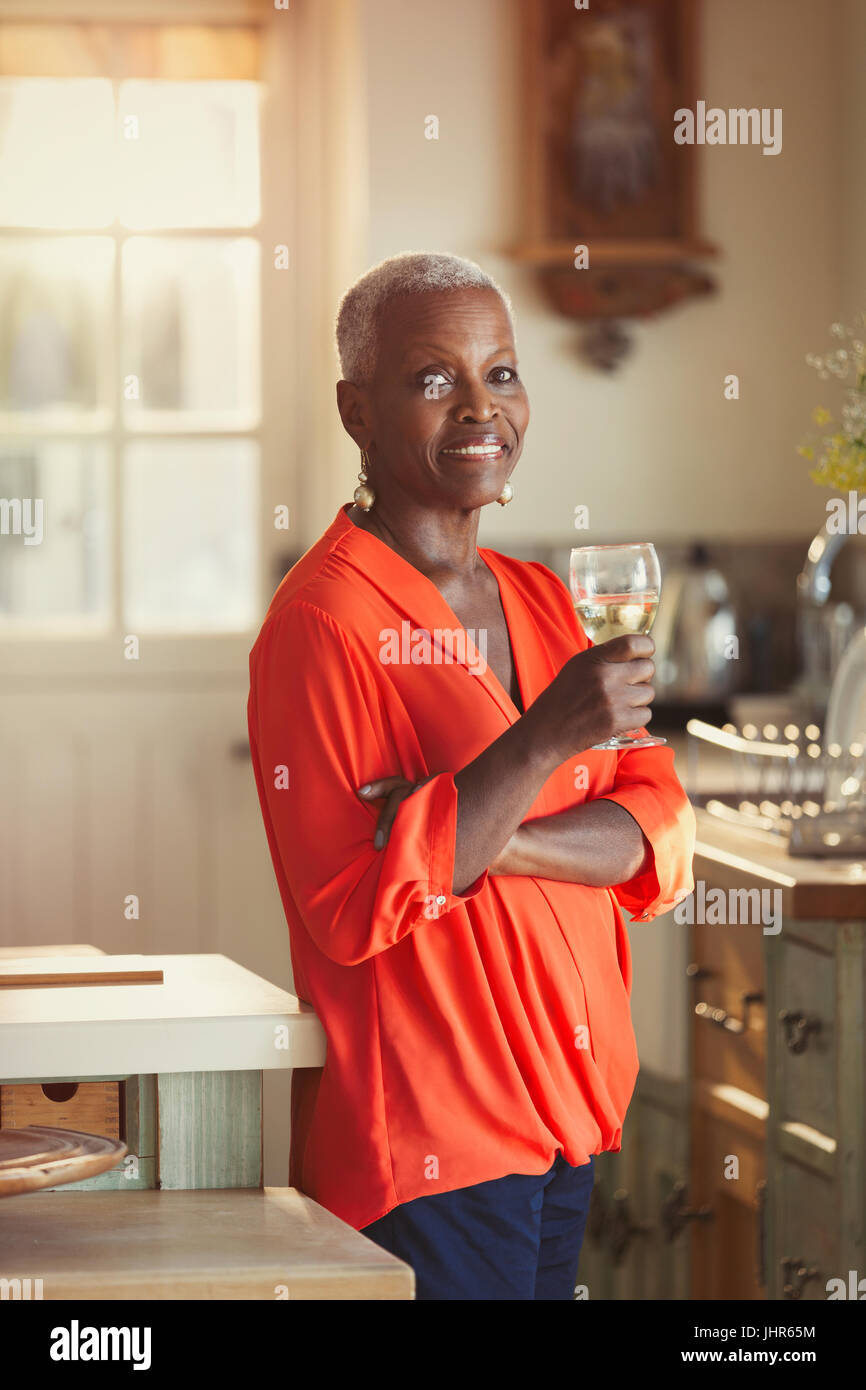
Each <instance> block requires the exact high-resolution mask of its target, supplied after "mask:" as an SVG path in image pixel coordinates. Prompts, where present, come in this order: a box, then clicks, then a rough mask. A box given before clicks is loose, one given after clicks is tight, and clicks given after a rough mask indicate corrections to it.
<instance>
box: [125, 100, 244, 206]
mask: <svg viewBox="0 0 866 1390" xmlns="http://www.w3.org/2000/svg"><path fill="white" fill-rule="evenodd" d="M258 124H259V87H258V84H257V83H255V82H124V83H122V84H121V88H120V124H119V138H120V143H119V150H118V155H119V161H120V163H119V168H120V183H119V189H118V194H119V202H120V220H121V221H122V222H123V223H124V224H125V225H126V226H128V227H251V226H253V225H254V224H255V223H256V222H257V221H258V220H259V140H258Z"/></svg>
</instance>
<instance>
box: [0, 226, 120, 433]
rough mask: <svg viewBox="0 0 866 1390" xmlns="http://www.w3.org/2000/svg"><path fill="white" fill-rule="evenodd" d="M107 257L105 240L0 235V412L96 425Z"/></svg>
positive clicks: (105, 334)
mask: <svg viewBox="0 0 866 1390" xmlns="http://www.w3.org/2000/svg"><path fill="white" fill-rule="evenodd" d="M113 256H114V245H113V243H112V241H111V239H110V238H109V237H38V238H37V237H34V238H33V239H32V240H28V241H25V240H19V239H18V238H17V237H14V238H5V237H4V238H3V239H2V240H0V325H2V333H0V411H6V412H10V413H12V414H13V416H14V415H16V414H19V413H20V414H24V413H25V412H26V414H27V415H28V417H29V418H28V420H27V424H28V427H29V424H30V423H31V421H32V420H33V417H34V416H36V417H38V418H39V420H40V423H52V424H60V423H62V422H63V420H64V418H66V417H69V416H72V417H73V419H74V420H75V422H76V423H79V422H80V423H86V424H87V425H88V426H90V427H93V426H94V425H96V424H99V423H103V422H104V420H103V415H101V414H100V413H99V412H104V411H106V410H107V408H108V403H109V399H110V387H109V381H108V372H109V366H108V360H107V352H108V345H109V343H110V341H111V313H110V302H111V301H110V290H111V268H112V262H113ZM88 412H89V413H90V417H91V418H89V419H87V420H84V421H83V420H82V418H81V417H82V416H86V415H87V413H88ZM9 423H12V424H14V423H15V421H14V419H13V420H12V421H11V422H9Z"/></svg>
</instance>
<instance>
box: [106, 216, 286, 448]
mask: <svg viewBox="0 0 866 1390" xmlns="http://www.w3.org/2000/svg"><path fill="white" fill-rule="evenodd" d="M258 285H259V248H258V244H257V243H256V242H255V241H253V240H252V239H251V238H249V237H238V238H232V239H228V238H226V239H223V238H221V237H209V238H200V237H191V238H179V237H176V238H171V237H133V238H132V239H131V240H130V241H129V242H128V243H127V245H126V247H125V248H124V254H123V294H124V325H125V354H124V369H123V370H124V379H125V382H126V387H125V393H124V394H125V402H124V405H125V419H126V422H127V424H128V425H130V426H131V427H133V428H139V429H172V430H174V429H196V428H198V429H220V428H222V429H248V428H253V427H254V426H255V425H256V424H257V423H258V416H259V352H258V317H259V316H258V299H259V294H258ZM130 377H132V378H133V380H132V381H131V382H130ZM135 392H138V395H139V399H137V400H136V399H134V398H133V399H130V398H129V397H130V396H134V393H135Z"/></svg>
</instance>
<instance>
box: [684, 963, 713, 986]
mask: <svg viewBox="0 0 866 1390" xmlns="http://www.w3.org/2000/svg"><path fill="white" fill-rule="evenodd" d="M716 974H717V971H715V970H710V968H709V966H706V965H698V963H697V961H692V963H691V964H690V965H687V966H686V978H687V979H688V980H691V981H692V982H694V981H695V980H712V979H714V978H715V976H716Z"/></svg>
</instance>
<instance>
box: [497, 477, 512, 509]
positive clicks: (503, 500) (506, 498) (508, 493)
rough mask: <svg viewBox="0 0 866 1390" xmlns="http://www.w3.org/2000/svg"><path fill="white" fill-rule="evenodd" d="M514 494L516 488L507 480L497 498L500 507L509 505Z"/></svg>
mask: <svg viewBox="0 0 866 1390" xmlns="http://www.w3.org/2000/svg"><path fill="white" fill-rule="evenodd" d="M513 496H514V488H513V487H512V486H511V484H510V483H509V482H506V483H505V484H504V486H503V488H502V491H501V492H500V494H499V496H498V497H497V499H496V500H497V502H498V503H499V505H500V507H507V506H508V503H509V502H510V501H511V499H512V497H513Z"/></svg>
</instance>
